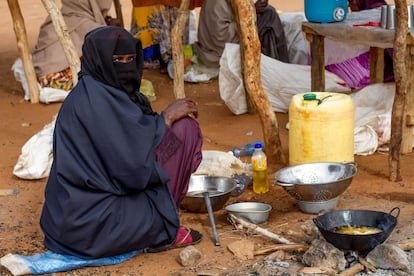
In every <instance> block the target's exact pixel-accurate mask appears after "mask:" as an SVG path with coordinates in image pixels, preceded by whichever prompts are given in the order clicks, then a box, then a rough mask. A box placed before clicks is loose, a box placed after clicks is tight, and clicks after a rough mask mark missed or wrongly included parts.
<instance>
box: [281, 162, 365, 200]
mask: <svg viewBox="0 0 414 276" xmlns="http://www.w3.org/2000/svg"><path fill="white" fill-rule="evenodd" d="M356 172H357V168H356V163H353V162H350V163H340V162H315V163H306V164H300V165H295V166H289V167H285V168H283V169H280V170H279V171H277V172H276V173H275V184H276V185H279V186H282V187H283V188H284V189H285V191H286V192H287V193H288V194H289V195H291V196H292V197H294V198H295V199H297V200H300V201H319V202H321V201H328V200H330V199H333V198H337V197H338V196H339V195H341V194H342V193H343V192H345V190H346V189H347V188H348V187H349V185H350V184H351V182H352V178H353V177H354V175H355V174H356Z"/></svg>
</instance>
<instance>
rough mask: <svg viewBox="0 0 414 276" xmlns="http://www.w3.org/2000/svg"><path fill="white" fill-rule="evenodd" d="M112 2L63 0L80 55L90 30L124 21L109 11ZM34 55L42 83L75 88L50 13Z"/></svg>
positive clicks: (64, 11)
mask: <svg viewBox="0 0 414 276" xmlns="http://www.w3.org/2000/svg"><path fill="white" fill-rule="evenodd" d="M111 5H112V0H99V1H98V0H86V1H79V0H62V7H61V12H62V16H63V19H64V20H65V23H66V26H67V28H68V32H69V34H70V37H71V39H72V42H73V44H74V46H75V49H76V51H77V53H78V55H79V56H81V52H82V49H81V48H82V44H83V39H84V37H85V34H86V33H87V32H89V31H91V30H92V29H95V28H97V27H100V26H105V25H107V24H109V25H120V22H119V21H118V20H117V19H113V18H111V17H110V16H109V15H108V11H109V10H110V8H111ZM32 55H33V65H34V69H35V73H36V76H37V79H38V81H39V83H40V85H41V87H53V88H58V89H63V90H66V91H68V90H70V89H72V87H73V82H72V71H71V70H70V68H69V63H68V61H67V60H66V56H65V55H64V50H63V47H62V45H61V43H60V41H59V38H58V35H57V33H56V31H55V28H54V26H53V22H52V19H51V18H50V16H48V17H47V18H46V20H45V22H44V23H43V24H42V26H41V27H40V32H39V36H38V38H37V43H36V45H35V47H34V49H33V51H32Z"/></svg>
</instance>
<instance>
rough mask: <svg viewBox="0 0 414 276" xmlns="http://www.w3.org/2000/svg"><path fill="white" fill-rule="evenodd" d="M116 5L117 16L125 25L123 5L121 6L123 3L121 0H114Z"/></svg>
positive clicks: (122, 24)
mask: <svg viewBox="0 0 414 276" xmlns="http://www.w3.org/2000/svg"><path fill="white" fill-rule="evenodd" d="M114 7H115V13H116V18H118V19H119V21H121V27H124V17H123V15H122V7H121V3H120V2H119V0H114Z"/></svg>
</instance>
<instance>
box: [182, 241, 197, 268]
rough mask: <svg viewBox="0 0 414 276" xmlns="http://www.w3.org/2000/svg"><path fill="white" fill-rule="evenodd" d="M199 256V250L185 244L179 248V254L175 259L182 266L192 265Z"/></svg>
mask: <svg viewBox="0 0 414 276" xmlns="http://www.w3.org/2000/svg"><path fill="white" fill-rule="evenodd" d="M200 258H201V252H200V251H199V250H198V249H197V248H195V247H194V246H192V245H189V246H187V247H186V248H184V249H183V250H181V252H180V254H179V255H178V257H177V261H178V262H179V263H180V264H181V265H182V266H189V265H193V264H194V263H195V262H196V261H198V260H199V259H200Z"/></svg>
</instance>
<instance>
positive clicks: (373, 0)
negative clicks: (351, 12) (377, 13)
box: [356, 0, 387, 11]
mask: <svg viewBox="0 0 414 276" xmlns="http://www.w3.org/2000/svg"><path fill="white" fill-rule="evenodd" d="M356 2H357V5H358V8H359V10H360V11H362V10H369V9H375V8H378V7H381V6H383V5H387V2H385V1H384V0H357V1H356Z"/></svg>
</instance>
